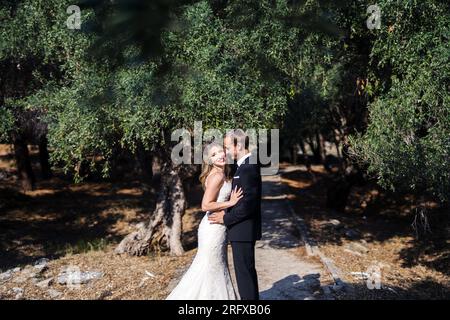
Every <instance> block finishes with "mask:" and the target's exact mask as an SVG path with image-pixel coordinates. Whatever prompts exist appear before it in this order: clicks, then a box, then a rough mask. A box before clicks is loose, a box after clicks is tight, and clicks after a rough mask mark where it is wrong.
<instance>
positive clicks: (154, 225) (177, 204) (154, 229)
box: [115, 163, 186, 256]
mask: <svg viewBox="0 0 450 320" xmlns="http://www.w3.org/2000/svg"><path fill="white" fill-rule="evenodd" d="M185 206H186V199H185V195H184V190H183V185H182V182H181V179H180V176H179V174H178V172H177V170H176V169H175V168H173V167H172V166H171V164H168V163H166V164H164V165H163V168H162V170H161V190H160V191H159V194H158V199H157V204H156V208H155V211H154V212H153V214H152V216H151V217H150V221H149V222H148V223H147V224H141V225H140V226H139V227H138V230H137V231H135V232H132V233H131V234H129V235H128V236H126V237H125V238H124V239H123V240H122V241H121V242H120V244H119V245H118V246H117V248H116V250H115V251H116V253H128V254H130V255H137V256H141V255H145V254H147V253H148V252H149V251H150V250H152V249H153V248H155V247H164V246H165V247H168V249H169V250H170V254H172V255H182V254H183V253H184V250H183V246H182V244H181V235H182V216H183V214H184V210H185Z"/></svg>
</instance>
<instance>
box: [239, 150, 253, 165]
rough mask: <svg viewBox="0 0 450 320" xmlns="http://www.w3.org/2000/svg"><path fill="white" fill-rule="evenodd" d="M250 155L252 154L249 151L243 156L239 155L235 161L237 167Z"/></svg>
mask: <svg viewBox="0 0 450 320" xmlns="http://www.w3.org/2000/svg"><path fill="white" fill-rule="evenodd" d="M251 155H252V154H251V153H247V154H246V155H245V156H243V157H241V158H240V159H239V160H238V161H237V165H238V167H240V166H241V164H243V163H244V161H245V159H247V158H248V157H250V156H251Z"/></svg>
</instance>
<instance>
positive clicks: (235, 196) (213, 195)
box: [202, 174, 242, 212]
mask: <svg viewBox="0 0 450 320" xmlns="http://www.w3.org/2000/svg"><path fill="white" fill-rule="evenodd" d="M222 185H223V176H222V175H220V174H214V175H211V176H210V177H209V179H208V184H207V186H206V189H205V194H204V195H203V199H202V211H210V212H212V211H221V210H225V209H227V208H230V207H232V206H234V205H235V204H236V203H237V202H238V201H239V199H241V198H242V191H241V190H233V192H232V194H231V196H230V200H228V201H224V202H216V200H217V196H218V195H219V191H220V188H221V187H222Z"/></svg>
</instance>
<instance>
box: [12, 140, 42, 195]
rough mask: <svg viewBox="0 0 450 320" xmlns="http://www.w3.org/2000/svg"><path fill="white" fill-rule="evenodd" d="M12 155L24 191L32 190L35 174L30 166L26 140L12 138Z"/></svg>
mask: <svg viewBox="0 0 450 320" xmlns="http://www.w3.org/2000/svg"><path fill="white" fill-rule="evenodd" d="M13 144H14V156H15V159H16V165H17V172H18V175H19V179H20V181H21V184H22V189H23V190H24V191H31V190H34V187H35V182H36V179H35V176H34V172H33V168H32V167H31V160H30V154H29V152H28V146H27V143H26V141H25V140H24V139H23V138H22V137H20V136H15V137H14V138H13Z"/></svg>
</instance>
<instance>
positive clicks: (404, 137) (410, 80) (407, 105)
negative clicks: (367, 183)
mask: <svg viewBox="0 0 450 320" xmlns="http://www.w3.org/2000/svg"><path fill="white" fill-rule="evenodd" d="M380 6H381V7H382V11H383V27H382V29H381V30H379V31H378V32H377V33H376V35H375V40H374V43H373V48H372V51H371V55H370V56H371V66H372V68H373V70H374V71H373V77H374V79H373V80H372V82H375V81H376V82H378V83H379V84H380V85H379V89H378V90H376V91H375V94H376V98H375V99H374V101H373V103H371V104H370V105H369V112H370V117H369V119H370V122H369V126H368V128H367V132H366V133H365V134H363V135H360V136H358V137H355V138H354V139H353V140H352V141H353V143H352V144H353V147H354V149H355V151H356V154H357V156H358V158H360V159H362V160H363V161H365V162H367V163H368V164H369V172H371V173H372V174H374V175H375V176H377V177H378V179H379V182H380V184H381V185H382V186H384V187H387V188H390V189H392V190H396V191H402V192H416V193H421V192H429V193H431V194H433V195H435V196H436V197H438V198H439V199H441V200H443V201H445V200H446V201H448V200H449V194H450V170H449V169H450V103H449V102H450V101H449V94H448V85H449V76H450V73H449V71H450V65H449V54H450V50H449V49H450V48H449V45H448V38H449V23H450V11H449V10H448V9H449V6H448V4H447V3H444V2H440V1H427V2H416V1H406V0H405V1H400V2H397V3H393V2H391V1H380Z"/></svg>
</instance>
